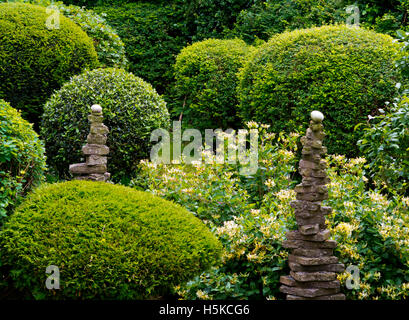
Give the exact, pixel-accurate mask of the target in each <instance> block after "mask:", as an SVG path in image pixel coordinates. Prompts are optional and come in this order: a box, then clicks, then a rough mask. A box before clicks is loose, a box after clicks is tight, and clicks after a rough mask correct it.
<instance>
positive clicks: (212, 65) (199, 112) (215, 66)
mask: <svg viewBox="0 0 409 320" xmlns="http://www.w3.org/2000/svg"><path fill="white" fill-rule="evenodd" d="M253 50H254V48H252V47H250V46H247V45H246V43H245V42H244V41H243V40H238V39H236V40H216V39H209V40H205V41H202V42H196V43H194V44H193V45H191V46H188V47H186V48H184V49H183V50H182V51H181V52H180V54H179V55H178V56H177V58H176V64H175V66H174V69H175V79H176V83H175V88H174V90H175V96H176V99H177V102H176V103H175V105H176V107H175V108H173V109H172V111H173V112H174V113H175V115H177V116H179V115H180V116H183V120H184V125H185V126H192V127H194V128H198V129H206V128H223V129H227V128H237V127H239V126H240V119H239V117H238V115H237V111H236V107H237V104H238V101H237V96H236V87H237V85H238V78H237V72H238V71H239V69H240V68H242V67H243V65H244V63H245V62H246V61H247V59H248V56H249V55H250V54H251V53H252V52H253Z"/></svg>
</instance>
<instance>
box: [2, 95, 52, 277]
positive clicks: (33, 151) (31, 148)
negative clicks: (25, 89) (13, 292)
mask: <svg viewBox="0 0 409 320" xmlns="http://www.w3.org/2000/svg"><path fill="white" fill-rule="evenodd" d="M44 152H45V150H44V146H43V144H42V142H41V141H40V140H39V138H38V136H37V134H36V133H35V132H34V130H33V129H32V126H31V125H30V124H29V123H28V122H27V121H26V120H23V119H22V118H21V115H20V113H19V112H18V111H17V110H15V109H13V108H12V107H10V105H9V104H8V103H6V102H5V101H4V100H1V99H0V225H1V223H2V220H3V218H5V217H6V216H7V215H8V214H10V213H11V212H12V210H13V208H14V207H15V206H16V205H17V204H18V202H19V200H20V198H21V196H22V195H24V194H25V193H26V192H27V191H29V190H30V189H31V188H32V187H33V186H35V185H37V184H38V183H39V182H40V181H41V180H42V178H43V173H44V170H45V156H44ZM0 281H1V279H0Z"/></svg>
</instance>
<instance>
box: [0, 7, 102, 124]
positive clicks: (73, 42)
mask: <svg viewBox="0 0 409 320" xmlns="http://www.w3.org/2000/svg"><path fill="white" fill-rule="evenodd" d="M50 16H51V14H50V13H47V12H46V8H45V7H41V6H35V5H31V4H24V3H0V52H1V54H0V98H3V99H5V100H6V101H9V102H10V104H11V105H12V106H13V107H14V108H17V109H20V110H22V114H23V116H24V117H25V118H26V119H28V120H30V121H31V122H37V120H38V118H39V115H41V113H42V105H43V103H44V102H45V101H46V100H47V98H48V97H49V95H51V93H52V91H53V90H55V89H56V88H59V87H60V86H61V85H62V84H63V83H64V82H65V81H66V80H68V79H69V78H70V76H72V75H74V74H78V73H81V72H82V71H83V70H84V69H85V68H93V67H95V66H96V65H97V63H98V58H97V54H96V52H95V48H94V45H93V43H92V40H91V39H90V38H89V37H88V36H87V34H86V33H85V32H84V31H82V30H81V28H80V27H79V26H77V25H76V24H75V23H74V22H73V21H71V20H70V19H68V18H66V17H64V16H61V15H60V21H59V26H58V28H51V27H52V26H57V25H56V24H55V23H54V22H55V21H52V20H50ZM46 22H49V24H48V26H47V24H46Z"/></svg>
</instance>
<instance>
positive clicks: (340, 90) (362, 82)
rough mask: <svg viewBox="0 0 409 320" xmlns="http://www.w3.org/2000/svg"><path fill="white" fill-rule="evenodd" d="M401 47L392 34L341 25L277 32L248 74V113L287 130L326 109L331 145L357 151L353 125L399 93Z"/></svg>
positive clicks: (243, 96)
mask: <svg viewBox="0 0 409 320" xmlns="http://www.w3.org/2000/svg"><path fill="white" fill-rule="evenodd" d="M397 52H398V45H397V44H395V43H393V41H392V38H391V37H389V36H387V35H381V34H377V33H375V32H373V31H368V30H364V29H360V28H353V27H347V26H342V25H340V26H324V27H320V28H311V29H305V30H297V31H292V32H285V33H283V34H280V35H277V36H274V37H273V38H271V40H269V41H268V42H267V43H266V44H264V45H262V46H261V47H259V50H258V51H257V52H256V54H254V55H253V57H252V59H251V60H250V61H249V63H248V64H247V65H246V66H245V68H244V69H243V70H242V72H241V75H240V86H239V88H238V94H239V99H240V112H241V115H242V117H243V118H244V119H246V120H256V121H261V122H264V123H270V124H271V125H272V129H273V130H274V132H279V131H283V130H284V131H287V132H288V131H293V130H301V129H302V127H303V125H304V124H305V123H306V122H307V121H308V117H309V114H310V111H312V110H321V111H322V112H324V114H325V115H326V117H327V119H328V121H327V131H328V134H329V135H328V141H327V145H328V149H329V151H330V152H331V153H340V154H347V155H355V154H356V153H357V146H356V142H357V141H358V139H359V137H360V136H361V134H362V131H359V130H358V131H354V127H355V126H356V125H357V124H358V123H361V122H364V121H366V120H367V118H368V115H370V114H373V113H375V112H377V110H378V108H382V107H384V104H385V102H386V101H389V100H391V99H392V98H393V96H394V95H395V94H396V92H397V88H396V87H395V84H396V82H399V80H400V77H401V75H400V73H399V71H398V70H396V68H395V56H397Z"/></svg>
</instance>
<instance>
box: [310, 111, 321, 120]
mask: <svg viewBox="0 0 409 320" xmlns="http://www.w3.org/2000/svg"><path fill="white" fill-rule="evenodd" d="M311 119H312V121H314V122H322V121H323V120H324V115H323V114H322V113H321V112H319V111H313V112H311Z"/></svg>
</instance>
